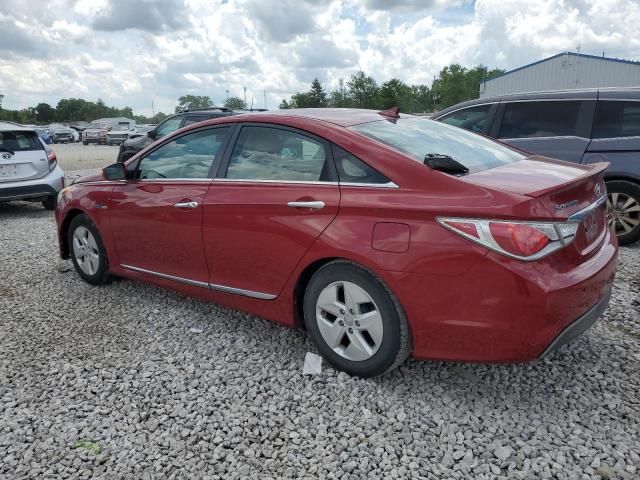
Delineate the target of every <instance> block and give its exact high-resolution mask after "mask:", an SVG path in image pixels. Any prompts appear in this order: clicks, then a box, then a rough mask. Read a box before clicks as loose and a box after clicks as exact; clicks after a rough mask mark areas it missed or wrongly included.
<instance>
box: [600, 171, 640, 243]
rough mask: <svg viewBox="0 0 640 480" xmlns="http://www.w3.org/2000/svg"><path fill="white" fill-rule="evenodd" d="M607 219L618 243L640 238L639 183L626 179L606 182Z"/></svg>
mask: <svg viewBox="0 0 640 480" xmlns="http://www.w3.org/2000/svg"><path fill="white" fill-rule="evenodd" d="M607 220H608V221H609V225H610V226H611V228H613V230H614V231H615V234H616V236H617V237H618V243H619V244H620V245H631V244H632V243H635V242H637V241H638V240H640V185H639V184H637V183H634V182H629V181H627V180H610V181H608V182H607Z"/></svg>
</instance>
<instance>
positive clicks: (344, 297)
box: [316, 282, 383, 361]
mask: <svg viewBox="0 0 640 480" xmlns="http://www.w3.org/2000/svg"><path fill="white" fill-rule="evenodd" d="M316 321H317V325H318V328H319V330H320V333H321V335H322V338H323V339H324V341H325V342H326V344H327V345H328V346H329V347H330V348H331V349H332V350H333V351H334V352H336V353H337V354H338V355H340V356H341V357H343V358H346V359H347V360H352V361H363V360H368V359H369V358H371V357H372V356H373V355H375V353H376V352H377V351H378V348H379V347H380V344H381V342H382V336H383V323H382V316H381V314H380V311H379V310H378V306H377V305H376V304H375V302H374V301H373V298H372V297H371V296H370V295H369V294H368V293H367V291H366V290H364V289H363V288H362V287H360V286H359V285H356V284H355V283H351V282H334V283H331V284H329V285H327V286H326V287H325V288H324V289H323V290H322V292H320V295H319V296H318V300H317V302H316Z"/></svg>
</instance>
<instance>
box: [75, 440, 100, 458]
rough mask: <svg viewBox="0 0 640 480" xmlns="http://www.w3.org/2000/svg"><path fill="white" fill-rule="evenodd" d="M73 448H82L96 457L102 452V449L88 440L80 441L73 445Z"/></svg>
mask: <svg viewBox="0 0 640 480" xmlns="http://www.w3.org/2000/svg"><path fill="white" fill-rule="evenodd" d="M73 448H83V449H85V450H87V451H89V452H91V453H93V454H94V455H98V454H99V453H100V452H101V451H102V447H101V446H100V445H99V444H98V443H96V442H91V441H89V440H80V441H78V442H76V443H75V444H74V445H73Z"/></svg>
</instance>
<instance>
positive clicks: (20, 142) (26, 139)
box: [0, 131, 44, 152]
mask: <svg viewBox="0 0 640 480" xmlns="http://www.w3.org/2000/svg"><path fill="white" fill-rule="evenodd" d="M28 150H44V147H43V146H42V144H41V143H40V140H39V139H38V134H37V133H35V132H21V131H15V132H0V152H24V151H28Z"/></svg>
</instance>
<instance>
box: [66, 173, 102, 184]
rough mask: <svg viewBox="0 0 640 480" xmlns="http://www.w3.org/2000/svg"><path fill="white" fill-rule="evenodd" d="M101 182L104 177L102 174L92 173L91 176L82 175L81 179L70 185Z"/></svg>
mask: <svg viewBox="0 0 640 480" xmlns="http://www.w3.org/2000/svg"><path fill="white" fill-rule="evenodd" d="M101 180H104V177H103V176H102V172H100V173H94V174H93V175H84V176H82V177H77V178H76V179H75V180H74V181H73V183H72V185H74V184H76V183H87V182H99V181H101Z"/></svg>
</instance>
